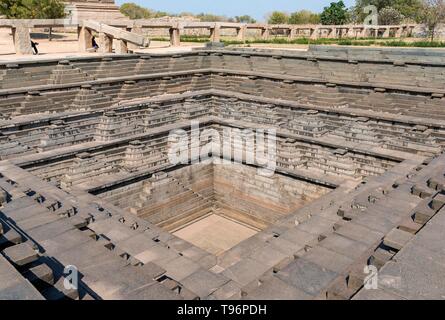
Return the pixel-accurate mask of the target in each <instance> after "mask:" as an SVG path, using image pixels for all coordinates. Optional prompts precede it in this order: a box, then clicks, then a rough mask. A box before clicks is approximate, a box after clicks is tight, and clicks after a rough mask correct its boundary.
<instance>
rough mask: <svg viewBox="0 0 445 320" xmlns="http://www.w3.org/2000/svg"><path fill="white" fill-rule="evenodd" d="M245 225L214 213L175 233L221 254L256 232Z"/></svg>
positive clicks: (198, 245) (211, 251)
mask: <svg viewBox="0 0 445 320" xmlns="http://www.w3.org/2000/svg"><path fill="white" fill-rule="evenodd" d="M256 233H257V232H256V231H255V230H252V229H250V228H248V227H246V226H244V225H241V224H239V223H236V222H234V221H232V220H229V219H226V218H224V217H221V216H218V215H215V214H212V215H210V216H208V217H206V218H204V219H202V220H199V221H197V222H195V223H193V224H191V225H189V226H187V227H185V228H183V229H181V230H179V231H176V232H175V233H174V235H175V236H177V237H179V238H181V239H184V240H186V241H188V242H190V243H192V244H194V245H195V246H197V247H200V248H202V249H204V250H206V251H207V252H210V253H212V254H215V255H219V254H221V253H223V252H225V251H227V250H229V249H230V248H233V247H234V246H235V245H237V244H238V243H240V242H241V241H243V240H246V239H248V238H250V237H251V236H253V235H254V234H256Z"/></svg>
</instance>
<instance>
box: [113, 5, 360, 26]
mask: <svg viewBox="0 0 445 320" xmlns="http://www.w3.org/2000/svg"><path fill="white" fill-rule="evenodd" d="M333 1H337V0H117V1H116V3H117V4H122V3H125V2H134V3H137V4H139V5H142V6H144V7H147V8H150V9H154V10H158V11H167V12H170V13H181V12H192V13H201V12H206V13H213V14H217V15H225V16H232V17H233V16H239V15H244V14H248V15H250V16H252V17H254V18H255V19H257V20H259V21H262V20H264V16H265V15H266V14H267V13H268V12H271V11H273V10H281V11H287V12H293V11H297V10H300V9H309V10H312V11H315V12H321V10H323V7H325V6H327V5H329V3H330V2H333ZM343 2H344V3H345V4H346V6H348V7H349V6H351V5H353V4H354V3H355V0H343Z"/></svg>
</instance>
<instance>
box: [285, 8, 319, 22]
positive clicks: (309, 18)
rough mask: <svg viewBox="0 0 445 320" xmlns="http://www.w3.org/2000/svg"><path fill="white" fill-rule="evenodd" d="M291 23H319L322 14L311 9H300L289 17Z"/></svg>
mask: <svg viewBox="0 0 445 320" xmlns="http://www.w3.org/2000/svg"><path fill="white" fill-rule="evenodd" d="M289 23H290V24H318V23H320V15H319V14H317V13H313V12H311V11H309V10H300V11H297V12H294V13H292V14H291V15H290V17H289Z"/></svg>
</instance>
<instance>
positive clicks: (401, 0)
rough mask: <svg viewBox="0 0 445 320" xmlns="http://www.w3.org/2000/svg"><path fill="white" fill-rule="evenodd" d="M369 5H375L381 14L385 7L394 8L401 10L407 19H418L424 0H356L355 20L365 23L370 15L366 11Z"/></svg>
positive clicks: (353, 9) (353, 11) (353, 10)
mask: <svg viewBox="0 0 445 320" xmlns="http://www.w3.org/2000/svg"><path fill="white" fill-rule="evenodd" d="M369 5H373V6H375V7H376V8H377V12H378V13H379V14H380V13H381V11H382V10H383V9H385V8H393V9H395V10H397V11H398V12H400V14H401V15H402V16H403V17H404V18H405V19H409V20H412V21H416V20H418V17H419V12H420V10H421V8H422V0H356V3H355V6H354V7H353V8H352V13H353V16H354V21H355V22H357V23H363V21H364V20H365V17H366V16H367V15H368V13H365V12H364V8H365V7H367V6H369Z"/></svg>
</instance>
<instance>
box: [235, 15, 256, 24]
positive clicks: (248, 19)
mask: <svg viewBox="0 0 445 320" xmlns="http://www.w3.org/2000/svg"><path fill="white" fill-rule="evenodd" d="M235 22H238V23H256V20H255V19H254V18H252V17H251V16H249V15H244V16H236V17H235Z"/></svg>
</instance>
